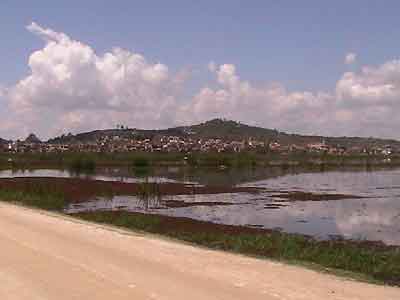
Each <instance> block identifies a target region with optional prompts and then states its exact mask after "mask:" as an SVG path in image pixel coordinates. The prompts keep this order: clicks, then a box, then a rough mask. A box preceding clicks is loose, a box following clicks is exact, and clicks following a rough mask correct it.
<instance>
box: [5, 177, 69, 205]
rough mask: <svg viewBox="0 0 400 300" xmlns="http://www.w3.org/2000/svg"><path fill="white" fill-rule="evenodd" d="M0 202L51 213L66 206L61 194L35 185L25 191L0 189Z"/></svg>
mask: <svg viewBox="0 0 400 300" xmlns="http://www.w3.org/2000/svg"><path fill="white" fill-rule="evenodd" d="M0 200H1V201H5V202H13V203H19V204H22V205H26V206H31V207H36V208H40V209H45V210H51V211H62V210H63V209H64V207H65V205H66V204H67V202H66V200H65V195H64V193H63V192H61V191H59V190H57V189H56V188H52V187H50V186H48V185H41V184H37V185H35V186H30V187H29V189H26V190H23V191H22V190H15V189H4V188H2V189H0Z"/></svg>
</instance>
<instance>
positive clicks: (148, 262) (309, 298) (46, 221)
mask: <svg viewBox="0 0 400 300" xmlns="http://www.w3.org/2000/svg"><path fill="white" fill-rule="evenodd" d="M0 247H1V248H0V254H1V255H0V299H8V300H17V299H21V300H22V299H23V300H25V299H30V300H36V299H37V300H39V299H40V300H44V299H55V300H64V299H65V300H72V299H79V300H83V299H84V300H86V299H93V300H95V299H96V300H97V299H98V300H103V299H104V300H111V299H112V300H119V299H129V300H132V299H174V300H179V299H182V300H183V299H190V300H196V299H229V300H233V299H246V300H247V299H252V300H256V299H263V300H270V299H271V300H272V299H276V300H277V299H285V300H290V299H305V300H313V299H323V300H328V299H337V300H338V299H346V300H351V299H354V300H355V299H359V300H361V299H362V300H367V299H371V300H372V299H373V300H377V299H380V300H398V299H400V289H396V288H389V287H381V286H374V285H368V284H364V283H357V282H352V281H345V280H343V279H339V278H336V277H333V276H329V275H324V274H319V273H317V272H314V271H310V270H305V269H302V268H299V267H293V266H287V265H284V264H280V263H274V262H269V261H265V260H257V259H252V258H247V257H242V256H237V255H232V254H227V253H223V252H216V251H209V250H204V249H200V248H195V247H191V246H187V245H183V244H180V243H175V242H171V241H168V240H163V239H159V238H156V237H151V236H150V237H149V236H144V235H140V234H128V233H124V232H123V231H118V230H114V229H108V228H104V227H101V226H96V225H92V224H87V223H81V222H79V221H75V220H71V219H67V218H63V217H58V216H53V215H50V214H47V213H41V212H38V211H33V210H29V209H25V208H20V207H16V206H12V205H6V204H0Z"/></svg>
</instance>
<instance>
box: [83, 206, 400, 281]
mask: <svg viewBox="0 0 400 300" xmlns="http://www.w3.org/2000/svg"><path fill="white" fill-rule="evenodd" d="M77 216H78V217H79V218H82V219H85V220H88V221H94V222H97V223H104V224H112V225H115V226H120V227H124V228H128V229H131V230H142V231H146V232H150V233H157V234H162V235H166V236H168V237H172V238H176V239H179V240H183V241H186V242H190V243H194V244H197V245H201V246H205V247H209V248H212V249H219V250H226V251H233V252H237V253H242V254H247V255H255V256H259V257H268V258H274V259H278V260H283V261H290V262H299V261H300V262H308V263H312V264H317V265H319V266H322V267H324V268H332V269H339V270H342V271H350V272H354V273H358V274H361V275H364V277H365V276H366V277H367V278H369V279H370V280H376V281H379V282H383V283H387V284H394V285H400V248H396V247H386V246H383V245H381V244H373V243H367V242H365V243H363V242H359V243H358V242H346V241H316V240H313V239H310V238H306V237H304V236H301V235H294V234H285V233H280V232H271V233H268V234H267V233H257V232H254V233H250V232H247V233H239V234H231V233H227V232H226V231H225V230H222V229H221V230H218V226H215V227H216V228H215V230H214V231H209V230H205V231H203V230H202V228H201V226H199V227H198V228H195V227H193V226H192V227H190V226H188V228H185V226H184V225H182V224H181V225H179V224H177V225H176V226H169V225H168V222H165V220H164V219H163V218H162V217H160V216H154V215H145V214H131V213H128V212H118V213H113V212H104V211H103V212H94V213H81V214H78V215H77ZM192 222H193V223H199V224H200V223H201V222H197V221H192Z"/></svg>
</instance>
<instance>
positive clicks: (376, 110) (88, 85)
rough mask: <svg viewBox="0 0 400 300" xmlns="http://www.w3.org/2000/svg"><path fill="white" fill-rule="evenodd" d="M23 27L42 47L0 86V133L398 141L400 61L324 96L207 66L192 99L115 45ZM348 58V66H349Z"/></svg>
mask: <svg viewBox="0 0 400 300" xmlns="http://www.w3.org/2000/svg"><path fill="white" fill-rule="evenodd" d="M27 29H28V30H29V31H30V32H32V33H33V34H35V35H36V36H38V37H39V38H41V39H42V40H43V42H44V46H43V48H41V49H38V50H37V51H34V52H33V53H32V54H31V55H30V56H29V60H28V67H29V73H28V74H27V75H26V76H25V77H23V78H21V79H20V80H19V81H18V82H16V83H15V84H14V85H11V86H7V87H3V88H0V105H1V109H0V117H1V118H2V122H1V125H0V136H2V137H18V138H22V137H24V136H25V135H27V134H29V133H30V132H31V131H34V132H35V133H37V134H39V135H40V136H41V137H42V138H47V137H50V136H53V135H56V134H61V133H67V132H69V131H73V132H79V131H85V130H93V129H99V128H110V127H114V126H115V125H116V124H124V125H127V126H130V127H143V128H160V127H167V126H173V125H176V124H183V123H184V124H190V123H194V122H197V121H205V120H208V119H211V118H215V117H225V118H229V119H234V120H239V121H242V122H246V123H250V124H255V125H260V126H264V127H270V128H278V129H280V130H287V131H291V132H299V133H306V134H311V133H317V134H325V135H340V136H342V135H364V136H370V135H371V136H372V135H377V136H385V137H396V138H400V134H399V133H398V130H397V128H398V127H399V126H400V117H399V116H398V115H397V114H396V111H398V109H399V108H400V105H399V103H400V101H399V99H400V61H399V60H393V61H388V62H385V63H383V64H382V65H380V66H369V67H363V68H361V70H360V71H357V72H346V73H344V74H343V75H342V76H341V77H340V78H339V79H338V81H337V82H336V89H335V90H332V91H326V92H325V91H318V90H316V91H304V90H297V91H291V90H289V89H288V88H287V87H285V86H284V85H283V84H281V83H279V82H272V83H254V82H251V81H249V80H246V79H242V78H241V76H240V72H239V70H238V69H237V67H236V65H234V64H229V63H227V64H222V65H217V64H215V63H214V62H210V63H209V64H208V65H207V67H208V70H209V71H210V73H209V74H210V76H213V77H214V82H212V83H210V85H211V86H205V85H203V86H202V87H201V88H200V89H199V90H198V91H195V92H193V93H192V95H190V93H188V91H190V90H191V85H190V84H187V81H188V78H189V77H190V76H191V75H192V73H191V72H190V70H189V69H185V68H182V69H181V70H180V71H178V72H176V73H174V72H172V71H171V69H170V68H169V67H168V66H167V65H165V64H163V63H160V62H151V61H149V60H148V59H146V57H145V56H143V55H142V54H139V53H135V52H132V51H129V50H125V49H122V48H118V47H116V48H112V49H111V50H110V51H107V52H106V53H102V54H99V53H96V51H95V50H94V49H93V48H92V47H91V46H89V45H87V44H85V43H83V42H80V41H77V40H74V39H72V38H71V37H69V36H68V35H67V34H65V33H61V32H56V31H54V30H52V29H49V28H44V27H42V26H40V25H38V24H36V23H32V24H31V25H29V26H27ZM355 60H356V54H354V53H349V54H348V55H347V56H346V62H349V63H353V62H355Z"/></svg>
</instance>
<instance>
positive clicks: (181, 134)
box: [0, 119, 400, 156]
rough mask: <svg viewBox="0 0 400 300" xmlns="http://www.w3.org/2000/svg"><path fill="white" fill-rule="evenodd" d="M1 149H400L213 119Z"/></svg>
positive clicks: (6, 144) (32, 139) (0, 145)
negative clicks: (180, 125) (200, 122)
mask: <svg viewBox="0 0 400 300" xmlns="http://www.w3.org/2000/svg"><path fill="white" fill-rule="evenodd" d="M0 151H1V152H12V153H63V152H97V153H102V152H106V153H115V152H134V151H141V152H166V153H170V152H179V153H191V152H214V153H234V152H244V151H250V152H257V153H270V152H276V153H280V154H289V153H328V154H332V155H346V154H370V155H386V156H387V155H391V154H394V153H398V152H400V143H399V142H398V141H394V140H381V139H371V138H329V137H318V136H301V135H290V134H286V133H282V132H278V131H276V130H271V129H264V128H260V127H251V126H248V125H244V124H240V123H238V122H234V121H226V120H222V119H215V120H211V121H208V122H205V123H202V124H199V125H193V126H189V127H175V128H170V129H165V130H138V129H129V128H126V127H123V126H119V127H118V128H117V129H110V130H98V131H93V132H88V133H82V134H77V135H72V134H68V135H63V136H60V137H57V138H54V139H50V140H48V141H46V142H42V141H40V139H39V138H38V137H37V136H36V135H34V134H30V135H29V136H28V137H27V138H26V139H25V140H24V141H5V140H2V141H1V142H0Z"/></svg>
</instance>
